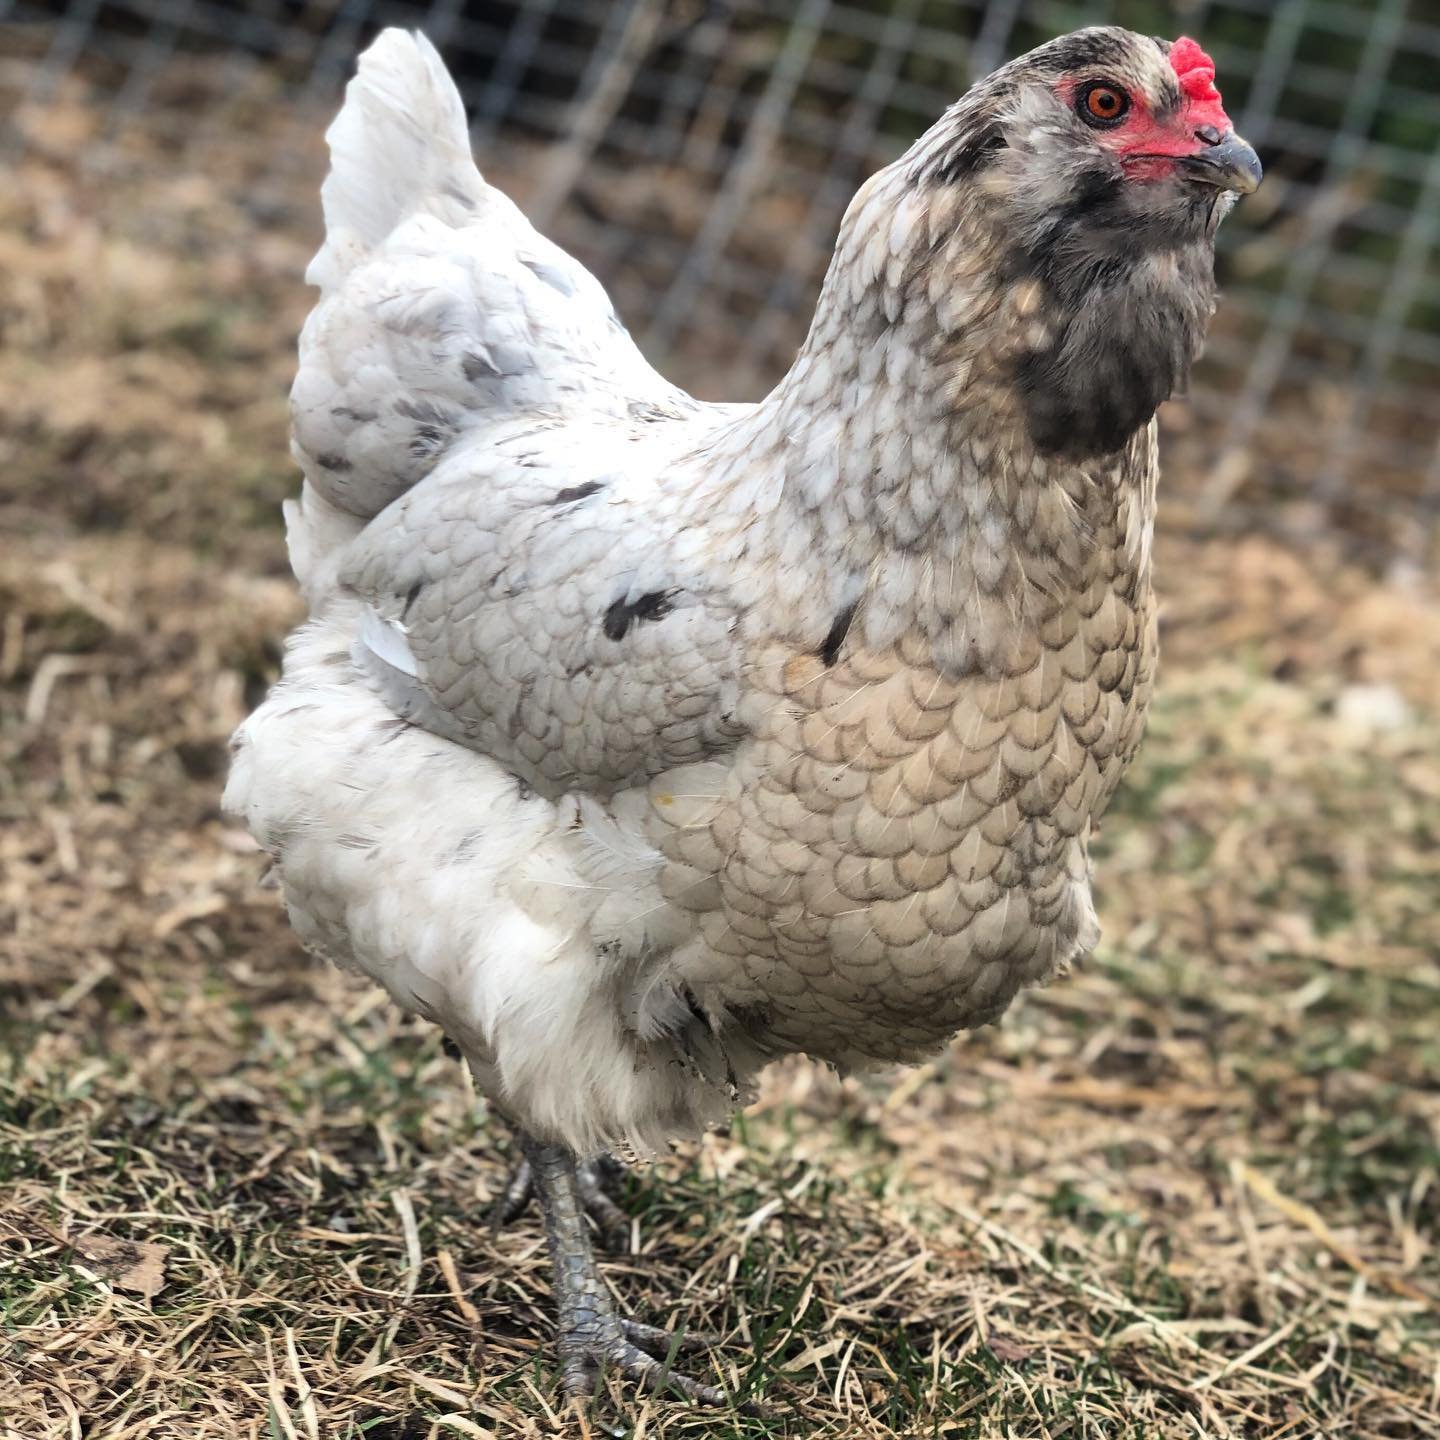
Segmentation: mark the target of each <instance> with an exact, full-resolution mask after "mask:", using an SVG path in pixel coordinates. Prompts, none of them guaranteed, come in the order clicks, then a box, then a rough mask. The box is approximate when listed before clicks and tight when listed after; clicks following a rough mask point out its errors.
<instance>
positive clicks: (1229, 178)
mask: <svg viewBox="0 0 1440 1440" xmlns="http://www.w3.org/2000/svg"><path fill="white" fill-rule="evenodd" d="M1211 133H1212V134H1213V133H1214V132H1213V131H1212V132H1211ZM1180 169H1181V171H1182V172H1183V173H1184V174H1185V176H1186V177H1187V178H1188V179H1190V180H1194V181H1195V182H1196V183H1197V184H1200V185H1214V186H1215V187H1216V189H1218V190H1234V191H1237V192H1238V193H1239V194H1241V195H1249V194H1250V193H1251V192H1252V191H1253V190H1254V189H1255V188H1256V186H1258V185H1259V184H1260V177H1261V176H1262V175H1263V174H1264V173H1265V172H1264V170H1263V169H1262V168H1261V165H1260V157H1259V156H1258V155H1257V154H1256V153H1255V152H1254V150H1252V149H1251V148H1250V146H1249V145H1247V144H1246V143H1245V142H1244V141H1243V140H1242V139H1241V138H1240V137H1239V136H1238V135H1237V134H1236V133H1235V132H1234V131H1233V130H1232V131H1231V132H1230V133H1229V134H1228V135H1226V136H1225V137H1224V138H1223V139H1221V140H1220V141H1219V142H1218V143H1217V144H1215V145H1207V146H1206V147H1205V148H1204V149H1203V150H1197V151H1196V152H1195V154H1193V155H1186V156H1185V157H1184V158H1183V159H1182V160H1181V161H1180Z"/></svg>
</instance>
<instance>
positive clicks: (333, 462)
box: [315, 450, 355, 475]
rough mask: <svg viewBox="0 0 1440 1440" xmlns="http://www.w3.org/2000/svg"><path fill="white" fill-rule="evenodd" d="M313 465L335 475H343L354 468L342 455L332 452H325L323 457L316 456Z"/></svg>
mask: <svg viewBox="0 0 1440 1440" xmlns="http://www.w3.org/2000/svg"><path fill="white" fill-rule="evenodd" d="M315 463H316V464H317V465H318V466H320V468H321V469H322V470H333V471H334V472H335V473H336V474H337V475H343V474H344V473H345V472H346V471H347V470H353V469H354V468H355V467H354V466H353V465H351V463H350V462H349V461H348V460H347V459H346V458H345V457H344V456H343V455H337V454H336V453H335V452H334V451H333V450H327V451H326V452H325V453H324V454H323V455H317V456H316V457H315Z"/></svg>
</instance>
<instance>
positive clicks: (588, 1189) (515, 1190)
mask: <svg viewBox="0 0 1440 1440" xmlns="http://www.w3.org/2000/svg"><path fill="white" fill-rule="evenodd" d="M624 1174H625V1167H624V1166H623V1165H622V1164H621V1163H620V1162H619V1161H618V1160H617V1159H616V1158H615V1157H614V1156H613V1155H597V1156H595V1158H594V1159H592V1160H580V1161H577V1162H576V1164H575V1180H576V1183H577V1184H578V1185H579V1187H580V1199H581V1202H582V1203H583V1205H584V1207H585V1213H586V1214H587V1215H589V1217H590V1218H591V1220H593V1221H594V1222H595V1228H596V1229H597V1230H599V1232H600V1239H601V1241H602V1243H603V1244H604V1246H605V1248H606V1249H607V1250H623V1249H624V1248H625V1238H626V1235H627V1234H628V1233H629V1230H630V1217H629V1216H628V1215H626V1214H625V1212H624V1211H623V1210H622V1209H621V1208H620V1206H619V1204H617V1203H616V1197H615V1187H616V1185H617V1184H618V1182H619V1180H620V1178H621V1177H622V1176H623V1175H624ZM534 1198H535V1175H534V1171H533V1170H531V1168H530V1161H529V1160H528V1159H527V1158H526V1157H525V1156H524V1155H523V1154H522V1155H521V1157H520V1160H519V1161H518V1163H517V1164H516V1165H515V1167H514V1168H513V1169H512V1170H511V1171H510V1174H509V1176H508V1177H507V1178H506V1181H505V1188H504V1190H502V1191H501V1193H500V1198H499V1199H498V1200H497V1201H496V1202H495V1207H494V1209H493V1210H492V1212H491V1225H492V1227H493V1228H494V1229H496V1230H499V1229H500V1228H501V1227H502V1226H504V1225H508V1224H510V1222H511V1221H512V1220H518V1219H519V1218H520V1216H522V1215H523V1214H524V1213H525V1212H526V1210H528V1209H529V1208H530V1202H531V1201H532V1200H533V1199H534Z"/></svg>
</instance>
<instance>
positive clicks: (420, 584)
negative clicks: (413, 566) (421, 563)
mask: <svg viewBox="0 0 1440 1440" xmlns="http://www.w3.org/2000/svg"><path fill="white" fill-rule="evenodd" d="M424 588H425V582H424V581H423V580H417V581H416V582H415V583H414V584H413V585H412V586H411V587H410V588H409V589H408V590H407V591H406V592H405V608H404V609H403V610H401V612H400V618H401V620H408V619H409V618H410V607H411V606H412V605H413V604H414V603H415V602H416V601H417V600H418V599H419V598H420V592H421V591H422V590H423V589H424Z"/></svg>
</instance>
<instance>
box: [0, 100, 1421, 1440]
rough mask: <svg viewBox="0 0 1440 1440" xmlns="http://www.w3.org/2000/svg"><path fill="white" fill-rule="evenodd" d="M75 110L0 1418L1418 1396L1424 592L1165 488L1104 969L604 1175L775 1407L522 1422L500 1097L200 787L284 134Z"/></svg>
mask: <svg viewBox="0 0 1440 1440" xmlns="http://www.w3.org/2000/svg"><path fill="white" fill-rule="evenodd" d="M105 123H106V120H105V116H104V113H103V112H102V111H100V110H98V109H97V108H96V107H94V106H92V105H89V104H87V103H85V100H84V96H83V95H76V94H71V95H69V96H67V97H65V98H63V99H62V101H61V102H59V103H57V104H55V105H53V106H50V107H47V108H46V109H44V110H40V111H31V112H30V113H29V114H28V116H26V117H24V125H25V130H24V139H25V142H26V144H25V148H24V149H23V151H22V152H21V154H20V158H19V159H18V161H17V162H16V164H15V166H14V167H13V169H12V170H11V172H10V174H9V176H8V178H7V182H6V184H5V185H4V186H3V187H0V527H3V548H0V706H3V710H0V1327H3V1328H0V1436H3V1437H4V1440H50V1437H54V1440H60V1437H87V1440H100V1437H104V1440H132V1437H141V1436H151V1437H177V1440H178V1437H186V1440H189V1437H196V1440H201V1437H222V1436H223V1437H226V1440H234V1437H241V1436H243V1437H255V1440H259V1437H267V1440H321V1437H327V1440H328V1437H360V1436H365V1437H369V1440H429V1437H441V1436H483V1437H489V1436H497V1437H500V1436H503V1437H511V1436H516V1437H519V1436H542V1435H545V1436H548V1435H557V1434H567V1435H569V1434H574V1435H581V1434H593V1435H601V1434H606V1435H627V1436H632V1437H634V1440H641V1437H661V1436H681V1435H689V1434H694V1435H700V1434H704V1435H731V1436H761V1435H816V1436H836V1437H863V1436H882V1437H883V1436H907V1437H908V1436H946V1437H962V1436H976V1437H981V1436H984V1437H1002V1436H1021V1437H1028V1436H1046V1437H1061V1436H1066V1437H1080V1436H1095V1437H1101V1436H1104V1437H1113V1436H1133V1437H1137V1440H1138V1437H1144V1440H1160V1437H1167V1440H1168V1437H1177V1440H1178V1437H1182V1436H1183V1437H1196V1436H1207V1437H1211V1436H1213V1437H1230V1436H1237V1437H1238V1436H1263V1437H1272V1440H1279V1437H1282V1436H1283V1437H1296V1440H1302V1437H1312V1436H1326V1437H1366V1440H1371V1437H1375V1440H1378V1437H1402V1436H1434V1435H1440V1419H1437V1415H1440V1323H1437V1313H1436V1311H1437V1303H1440V1256H1437V1251H1436V1228H1437V1208H1440V1207H1437V1195H1440V1175H1437V1172H1440V1027H1437V1023H1436V1021H1437V1017H1440V914H1437V907H1436V895H1437V883H1440V848H1437V840H1440V604H1437V600H1436V597H1435V596H1434V595H1433V594H1432V593H1429V592H1428V591H1427V590H1426V589H1425V588H1424V586H1423V585H1422V584H1421V583H1420V582H1418V581H1416V582H1413V583H1411V584H1410V585H1408V586H1401V585H1399V584H1398V583H1390V584H1384V583H1380V582H1379V581H1377V580H1375V579H1374V578H1372V576H1370V575H1369V574H1367V573H1366V572H1365V571H1362V570H1361V569H1359V568H1357V567H1355V566H1353V565H1350V564H1348V563H1346V562H1345V560H1344V559H1343V558H1342V556H1341V551H1340V549H1339V548H1338V547H1326V546H1320V545H1317V546H1315V547H1313V548H1311V549H1309V550H1307V551H1306V552H1305V553H1295V552H1292V551H1287V550H1283V549H1280V548H1277V547H1276V546H1274V545H1272V544H1269V543H1267V542H1264V541H1261V540H1259V539H1251V540H1245V539H1241V540H1239V541H1236V540H1235V539H1233V538H1232V539H1230V540H1227V541H1225V542H1223V543H1216V542H1211V543H1206V542H1204V541H1203V540H1197V539H1195V538H1193V537H1189V536H1186V535H1183V534H1179V533H1174V532H1167V533H1165V534H1164V535H1163V536H1162V538H1161V542H1160V545H1159V574H1160V583H1161V586H1162V588H1163V591H1164V595H1165V602H1166V612H1165V630H1164V645H1165V661H1164V666H1163V672H1162V680H1161V687H1160V698H1159V701H1158V703H1157V706H1156V710H1155V714H1154V718H1153V721H1152V725H1151V730H1150V734H1149V738H1148V740H1147V742H1146V746H1145V750H1144V753H1143V757H1142V759H1141V761H1140V762H1139V763H1138V765H1137V766H1136V769H1135V772H1134V774H1133V776H1132V778H1131V779H1130V780H1129V782H1128V783H1127V785H1126V787H1125V789H1124V791H1123V793H1122V795H1121V797H1120V799H1119V802H1118V803H1117V805H1116V806H1115V808H1114V811H1113V813H1112V814H1111V815H1110V816H1109V817H1108V818H1107V820H1106V824H1105V828H1104V833H1103V836H1102V837H1101V845H1100V850H1099V854H1098V869H1099V876H1100V903H1101V910H1102V918H1103V920H1104V923H1105V931H1106V939H1105V941H1104V943H1103V945H1102V947H1101V948H1100V950H1099V952H1098V953H1097V955H1096V956H1095V957H1094V958H1093V959H1092V960H1091V961H1090V962H1089V963H1087V964H1086V965H1085V966H1084V967H1083V969H1082V970H1081V972H1080V973H1078V974H1076V975H1075V976H1073V977H1071V978H1070V979H1069V980H1067V981H1066V982H1064V983H1063V984H1060V985H1057V986H1056V987H1054V988H1052V989H1050V990H1047V991H1044V992H1041V993H1038V994H1035V995H1032V996H1030V997H1028V998H1026V999H1025V1000H1023V1001H1022V1002H1021V1003H1019V1004H1017V1005H1016V1006H1015V1008H1014V1009H1013V1010H1012V1012H1011V1013H1010V1014H1009V1015H1008V1016H1007V1017H1006V1019H1005V1021H1004V1022H1003V1024H1002V1025H1000V1026H999V1027H997V1028H995V1029H992V1030H988V1031H985V1032H983V1033H980V1034H977V1035H975V1036H973V1037H971V1038H969V1039H968V1040H965V1041H962V1042H960V1043H957V1044H956V1045H955V1046H954V1047H953V1049H952V1050H951V1051H950V1052H949V1053H947V1054H946V1055H945V1056H944V1058H943V1059H941V1060H939V1061H937V1062H935V1063H933V1064H931V1065H928V1066H925V1067H923V1068H921V1069H918V1070H913V1071H909V1072H903V1073H898V1074H889V1075H882V1076H873V1077H862V1078H858V1079H857V1078H850V1079H843V1080H842V1079H840V1078H838V1077H836V1076H834V1075H831V1074H828V1073H825V1072H823V1071H821V1070H819V1069H818V1068H817V1067H813V1066H807V1065H803V1064H794V1065H788V1066H785V1067H782V1068H781V1069H780V1070H779V1071H778V1072H777V1073H775V1074H774V1075H772V1077H771V1078H770V1081H769V1083H768V1084H767V1087H766V1091H765V1095H764V1098H763V1101H762V1103H761V1104H760V1105H759V1106H758V1107H757V1109H756V1110H755V1111H754V1112H752V1113H751V1114H750V1115H748V1116H747V1117H745V1118H744V1120H743V1121H741V1122H738V1123H737V1124H736V1126H735V1127H734V1129H733V1133H731V1134H730V1135H729V1136H726V1137H718V1136H717V1137H714V1138H711V1139H709V1140H707V1141H706V1142H705V1143H704V1144H703V1145H700V1146H695V1147H685V1148H683V1149H681V1150H680V1151H678V1152H677V1154H676V1155H675V1156H674V1158H673V1159H671V1160H670V1161H668V1162H667V1163H665V1164H663V1165H661V1166H659V1167H658V1168H656V1169H653V1170H649V1171H645V1172H643V1173H638V1174H635V1175H633V1176H632V1177H631V1178H630V1179H629V1181H628V1182H627V1194H626V1204H627V1208H628V1209H629V1210H630V1211H631V1213H632V1215H633V1216H634V1220H633V1224H632V1229H631V1233H630V1236H629V1240H628V1245H626V1246H623V1247H620V1248H618V1249H616V1250H614V1251H612V1252H611V1254H610V1257H609V1260H608V1263H607V1266H606V1274H607V1278H608V1279H609V1281H610V1283H611V1284H612V1285H613V1287H614V1290H615V1292H616V1295H617V1297H618V1298H619V1300H620V1303H621V1304H622V1305H623V1306H624V1307H625V1308H626V1309H627V1310H629V1311H632V1312H634V1313H636V1314H643V1315H647V1316H649V1317H650V1318H652V1319H656V1320H659V1321H662V1322H665V1323H673V1324H675V1325H683V1326H687V1327H689V1328H691V1329H705V1330H714V1331H717V1332H719V1333H720V1335H721V1337H722V1338H721V1343H720V1344H719V1346H718V1348H717V1349H716V1350H715V1352H714V1360H713V1365H714V1375H715V1377H716V1378H717V1379H718V1380H719V1381H720V1382H721V1383H723V1384H724V1385H725V1386H727V1387H728V1388H729V1389H730V1390H731V1392H732V1393H734V1394H735V1395H737V1397H751V1398H754V1399H757V1400H759V1401H761V1402H762V1403H763V1404H764V1405H765V1406H766V1407H767V1414H765V1415H763V1416H745V1415H741V1414H739V1413H736V1414H723V1413H722V1414H719V1415H717V1414H715V1413H713V1412H703V1413H702V1412H696V1411H693V1410H690V1409H688V1408H687V1407H685V1406H684V1405H682V1404H679V1403H676V1402H672V1401H668V1400H655V1399H650V1400H639V1399H637V1398H635V1397H634V1396H633V1395H627V1394H625V1393H623V1392H622V1391H620V1390H619V1389H618V1388H617V1389H616V1390H615V1391H614V1392H613V1393H612V1394H609V1395H605V1396H602V1397H601V1399H600V1400H599V1401H597V1403H596V1404H595V1406H594V1407H593V1408H592V1410H591V1411H590V1412H588V1413H585V1414H570V1413H565V1412H562V1411H560V1410H558V1409H557V1402H556V1399H555V1391H554V1385H553V1381H554V1372H553V1364H552V1358H551V1353H550V1350H549V1348H548V1340H549V1336H550V1319H549V1313H548V1308H547V1306H548V1294H547V1280H546V1271H545V1266H544V1264H543V1263H542V1261H543V1255H542V1239H541V1235H540V1231H539V1228H538V1225H537V1222H536V1221H535V1219H534V1218H533V1217H528V1218H525V1219H523V1220H521V1221H520V1222H518V1223H517V1225H516V1226H515V1227H513V1228H512V1229H511V1230H509V1231H507V1232H505V1233H502V1234H500V1235H498V1236H497V1235H494V1234H492V1232H491V1230H490V1228H489V1226H488V1224H487V1220H486V1216H487V1211H488V1208H489V1202H490V1199H491V1197H492V1196H493V1195H494V1194H495V1192H496V1189H497V1186H498V1185H499V1184H500V1183H501V1180H502V1177H503V1174H504V1155H503V1152H504V1149H505V1147H506V1144H507V1140H506V1137H505V1135H504V1132H503V1130H502V1129H500V1128H499V1127H497V1126H492V1125H491V1124H490V1123H489V1122H488V1121H487V1119H486V1118H485V1116H484V1115H483V1113H479V1112H478V1111H477V1108H476V1106H475V1104H474V1103H473V1101H472V1098H471V1096H470V1095H469V1093H468V1091H467V1089H466V1086H465V1082H464V1078H463V1076H462V1073H461V1071H460V1067H459V1066H457V1065H456V1064H455V1063H453V1062H452V1061H451V1060H450V1059H448V1058H447V1057H446V1056H445V1055H444V1053H443V1052H442V1050H441V1047H440V1043H439V1037H438V1035H437V1034H436V1033H434V1032H433V1031H431V1030H429V1029H428V1028H426V1027H425V1026H423V1025H421V1024H419V1023H416V1022H412V1021H409V1020H406V1019H404V1018H402V1017H400V1016H398V1015H397V1014H396V1013H395V1012H394V1011H393V1010H392V1009H391V1008H390V1007H389V1006H388V1005H387V1004H386V1003H383V1002H382V1001H381V1000H380V998H379V997H378V996H377V994H376V993H375V992H374V991H373V990H372V989H370V988H369V987H367V986H365V985H363V984H361V983H359V982H358V981H355V980H352V979H349V978H346V977H344V976H341V975H339V974H337V973H335V972H333V971H330V970H327V969H325V968H322V967H320V966H318V965H316V964H313V963H311V962H310V961H309V960H307V959H306V958H305V957H304V956H303V955H302V954H301V953H300V952H299V951H298V949H297V948H296V946H295V944H294V942H293V940H292V939H291V938H290V936H289V934H288V931H287V929H286V927H285V924H284V922H283V919H282V916H281V914H280V910H279V905H278V901H277V897H276V895H275V893H274V892H273V891H271V890H267V889H265V888H264V887H263V886H262V884H261V883H260V882H261V875H262V869H263V867H262V865H261V863H260V857H259V856H258V854H257V853H256V852H255V851H254V849H253V847H252V845H251V844H250V842H249V841H248V839H247V838H246V837H245V836H244V835H243V834H242V833H241V832H239V831H238V830H237V829H236V828H235V827H234V826H233V825H230V824H228V823H226V822H225V821H224V820H223V819H222V818H221V816H220V814H219V810H218V798H219V792H220V788H221V784H222V778H223V772H224V768H225V763H226V738H227V736H228V734H229V732H230V730H231V729H232V727H233V726H234V725H235V724H236V723H237V722H238V721H239V719H240V718H241V717H242V715H243V714H244V713H245V710H246V707H247V705H248V704H250V703H252V702H253V701H254V700H255V699H256V697H257V696H258V695H259V694H261V693H262V691H263V688H264V686H265V684H266V683H267V681H268V680H269V679H270V678H271V677H272V676H273V675H274V673H275V668H276V663H277V657H278V653H279V645H280V641H281V638H282V636H283V635H284V633H285V630H286V627H287V626H288V625H289V624H290V623H291V622H293V621H294V619H295V618H296V615H297V613H298V611H297V603H296V597H295V595H294V593H293V591H292V588H291V586H290V584H289V582H288V579H287V573H286V569H285V560H284V554H283V547H282V543H281V537H280V530H279V526H278V506H279V502H280V500H281V498H282V497H283V496H284V495H286V494H287V493H289V492H290V491H291V490H292V489H293V488H294V485H295V476H294V474H293V473H292V469H291V466H290V464H289V461H288V459H287V457H286V452H285V438H284V437H285V399H284V396H285V390H286V387H287V385H288V382H289V377H290V371H291V365H292V358H291V357H292V353H293V344H294V335H295V332H296V329H297V328H298V325H299V322H300V320H301V319H302V317H303V315H304V313H305V310H306V307H307V305H308V295H307V292H306V291H305V290H304V288H303V287H302V285H301V283H300V280H299V276H300V274H301V272H302V270H303V268H304V265H305V262H306V260H307V258H308V255H309V253H310V250H311V248H312V247H313V243H314V238H315V220H314V214H313V211H311V210H309V209H307V208H305V205H304V204H301V203H299V202H297V208H295V209H294V210H285V209H284V208H277V209H266V208H265V202H264V197H265V196H266V195H267V194H269V193H271V192H272V191H273V189H274V187H275V186H276V185H280V186H281V187H282V188H283V187H285V186H292V185H293V186H298V187H300V188H301V190H303V193H304V195H305V196H307V197H308V196H309V195H310V194H313V185H314V179H315V174H316V171H317V167H318V163H319V161H318V152H317V150H316V148H315V145H316V137H317V135H318V127H316V130H315V131H312V130H310V129H303V128H302V129H301V130H300V131H297V132H296V133H295V135H294V136H293V137H290V136H289V135H288V132H287V134H286V135H280V134H279V133H278V132H274V131H266V130H264V126H265V125H266V124H267V123H269V117H268V116H267V112H266V111H265V109H264V107H263V106H258V107H257V109H256V110H255V112H254V113H253V114H251V115H248V116H240V117H239V118H238V119H237V120H235V121H234V123H231V124H229V125H227V126H225V127H222V128H221V130H220V131H218V132H217V133H215V134H212V135H211V136H210V137H209V141H208V148H207V150H206V154H207V156H208V157H209V164H208V165H207V166H206V167H205V168H204V169H197V168H196V167H195V166H193V165H191V164H187V163H186V158H185V157H186V155H187V154H188V153H190V152H188V151H187V150H186V148H185V146H186V144H187V138H186V137H179V138H172V139H169V140H166V141H165V142H164V143H163V144H162V143H161V142H159V141H155V142H154V143H153V144H147V143H142V142H140V141H134V142H130V143H128V144H127V145H124V146H122V147H121V149H120V150H119V151H118V152H117V153H115V154H113V155H112V156H111V157H110V159H109V160H108V161H107V163H106V166H105V168H104V170H103V171H101V172H98V173H97V172H96V171H94V170H92V169H91V168H89V167H87V166H84V165H81V164H78V163H77V157H79V156H83V155H86V154H89V153H92V152H93V151H94V149H95V147H96V145H97V142H98V140H99V138H100V136H101V134H102V133H103V130H104V126H105ZM262 131H263V133H265V134H266V135H267V136H268V143H265V144H261V143H258V142H257V139H256V137H257V135H258V134H260V133H262ZM292 143H293V145H294V147H295V148H294V153H293V154H290V153H289V152H288V151H287V150H286V148H285V147H286V146H288V145H290V144H292ZM277 155H278V156H281V157H282V159H284V161H285V163H284V164H282V165H280V166H279V170H278V179H277V159H276V157H277ZM300 215H303V216H304V217H305V218H304V219H303V220H298V219H295V218H294V217H295V216H300ZM277 217H278V218H277Z"/></svg>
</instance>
